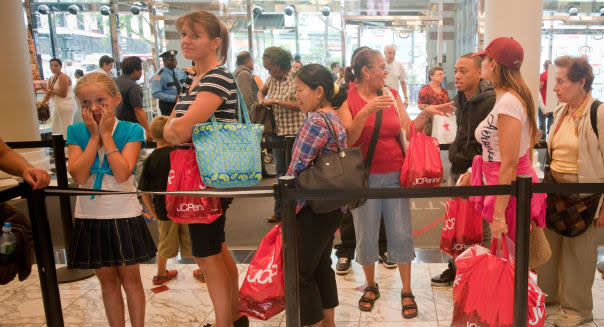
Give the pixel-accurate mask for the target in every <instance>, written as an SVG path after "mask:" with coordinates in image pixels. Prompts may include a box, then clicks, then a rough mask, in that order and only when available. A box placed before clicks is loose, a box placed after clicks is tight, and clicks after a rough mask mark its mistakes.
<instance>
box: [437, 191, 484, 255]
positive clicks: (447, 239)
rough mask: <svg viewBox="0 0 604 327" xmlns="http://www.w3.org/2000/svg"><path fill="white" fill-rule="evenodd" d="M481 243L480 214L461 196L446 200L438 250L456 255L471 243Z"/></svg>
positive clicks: (470, 245)
mask: <svg viewBox="0 0 604 327" xmlns="http://www.w3.org/2000/svg"><path fill="white" fill-rule="evenodd" d="M481 243H482V214H481V213H480V212H478V211H477V210H476V209H475V208H474V204H472V203H470V201H468V200H466V199H462V198H455V199H454V200H453V199H449V200H447V208H446V211H445V223H444V224H443V231H442V234H441V236H440V250H441V251H443V252H445V253H447V254H448V255H450V256H452V257H453V258H455V257H457V256H458V255H459V254H461V253H462V252H463V251H465V250H467V249H469V248H470V247H472V246H473V245H476V244H481Z"/></svg>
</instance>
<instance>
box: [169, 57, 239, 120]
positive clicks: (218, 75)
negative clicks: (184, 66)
mask: <svg viewBox="0 0 604 327" xmlns="http://www.w3.org/2000/svg"><path fill="white" fill-rule="evenodd" d="M195 76H196V75H188V76H187V79H186V80H185V81H184V83H183V85H182V86H183V87H182V92H181V93H180V96H179V97H178V101H177V102H176V106H175V107H174V111H175V112H176V117H181V116H182V115H184V114H185V112H186V111H187V110H188V109H189V106H190V105H191V104H193V102H195V98H196V97H197V94H198V93H199V92H211V93H214V94H216V95H218V96H219V97H221V98H222V99H224V102H223V103H222V104H221V105H220V106H219V107H218V109H216V111H215V112H214V116H215V117H216V121H219V122H237V85H236V84H235V80H234V78H233V74H232V73H231V72H229V71H227V70H226V68H225V67H222V66H218V67H216V68H214V69H212V70H210V71H208V72H207V73H206V74H205V76H204V77H203V78H202V79H201V80H200V81H199V82H198V83H197V85H196V86H195V87H193V89H192V90H191V92H189V87H190V86H191V83H192V82H193V79H195Z"/></svg>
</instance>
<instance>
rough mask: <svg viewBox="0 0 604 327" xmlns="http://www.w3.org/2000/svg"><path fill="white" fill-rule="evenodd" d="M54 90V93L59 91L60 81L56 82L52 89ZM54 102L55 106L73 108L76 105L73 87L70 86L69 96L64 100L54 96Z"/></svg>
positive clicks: (68, 88) (68, 89)
mask: <svg viewBox="0 0 604 327" xmlns="http://www.w3.org/2000/svg"><path fill="white" fill-rule="evenodd" d="M52 89H53V90H54V91H58V90H59V81H56V82H55V84H54V86H53V87H52ZM52 101H53V102H54V104H55V106H70V107H72V106H73V105H74V97H73V87H72V86H71V85H69V86H68V87H67V96H65V97H64V98H61V97H60V96H58V95H53V96H52Z"/></svg>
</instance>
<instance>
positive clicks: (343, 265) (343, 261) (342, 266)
mask: <svg viewBox="0 0 604 327" xmlns="http://www.w3.org/2000/svg"><path fill="white" fill-rule="evenodd" d="M349 272H350V259H348V258H346V257H341V258H338V263H336V274H338V275H346V274H347V273H349Z"/></svg>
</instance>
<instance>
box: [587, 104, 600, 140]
mask: <svg viewBox="0 0 604 327" xmlns="http://www.w3.org/2000/svg"><path fill="white" fill-rule="evenodd" d="M601 104H602V102H601V101H600V100H594V102H593V103H592V104H591V108H589V118H590V120H591V128H593V130H594V133H596V137H598V107H599V106H600V105H601Z"/></svg>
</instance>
